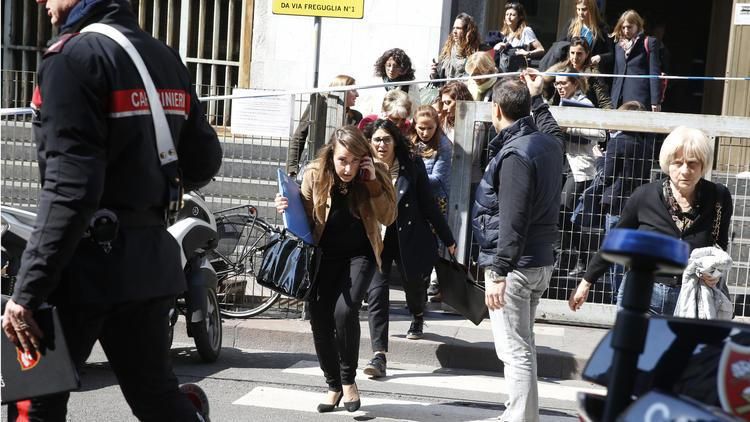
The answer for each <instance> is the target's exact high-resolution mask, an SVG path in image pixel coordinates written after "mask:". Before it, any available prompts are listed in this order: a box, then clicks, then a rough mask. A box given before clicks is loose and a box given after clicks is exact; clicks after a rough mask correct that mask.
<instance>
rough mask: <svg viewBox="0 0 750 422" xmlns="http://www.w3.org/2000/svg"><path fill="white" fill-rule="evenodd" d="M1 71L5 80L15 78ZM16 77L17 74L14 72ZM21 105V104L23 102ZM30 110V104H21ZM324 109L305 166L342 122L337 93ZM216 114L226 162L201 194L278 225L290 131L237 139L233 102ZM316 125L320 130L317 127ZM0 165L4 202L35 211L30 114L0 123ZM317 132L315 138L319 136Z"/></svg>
mask: <svg viewBox="0 0 750 422" xmlns="http://www.w3.org/2000/svg"><path fill="white" fill-rule="evenodd" d="M7 73H11V72H5V71H4V72H3V78H8V79H12V77H13V75H9V74H7ZM15 73H18V72H15ZM292 101H293V103H294V107H293V112H292V115H291V119H292V122H291V123H292V124H291V125H290V127H291V132H293V131H294V128H296V127H297V125H298V124H299V121H300V118H301V116H302V114H303V111H304V110H305V108H306V107H307V106H308V103H309V96H308V95H298V96H296V97H295V98H294V99H293V100H292ZM19 105H20V104H19ZM23 105H24V106H27V105H28V104H23ZM324 106H326V107H327V108H326V109H321V110H318V111H317V112H315V113H314V114H313V115H312V116H313V117H312V119H314V122H313V127H311V130H310V134H309V137H308V139H307V145H306V147H305V156H304V157H303V162H306V161H308V160H309V159H311V158H312V157H313V151H314V150H315V149H316V145H322V144H323V143H324V142H325V140H327V139H328V136H330V134H331V133H332V131H333V129H335V128H337V127H339V126H340V125H341V122H342V121H343V115H344V110H343V107H342V106H341V105H340V100H339V94H336V93H333V94H331V95H330V96H329V100H328V102H327V105H326V104H324ZM207 108H208V109H212V110H216V112H217V113H222V114H209V115H207V116H206V117H207V119H209V121H210V122H218V123H219V124H216V123H214V125H213V126H214V129H216V132H217V134H218V135H219V139H220V141H221V145H222V149H223V152H224V160H223V163H222V166H221V169H220V170H219V173H218V174H217V176H216V177H215V180H214V181H213V182H211V183H210V184H208V185H207V186H206V187H204V188H203V189H202V190H201V193H202V194H204V195H205V197H206V201H207V203H208V204H209V206H210V207H211V208H212V210H214V211H217V210H220V209H225V208H229V207H232V206H236V205H241V204H246V203H249V204H252V205H253V206H255V207H256V208H257V209H258V214H259V216H260V217H262V218H263V219H264V220H266V221H267V222H269V223H271V224H274V225H279V224H281V218H280V217H279V215H278V213H276V210H275V208H274V207H273V198H274V196H275V194H276V192H278V185H277V181H276V169H277V168H279V167H281V168H284V167H285V165H286V160H287V149H288V146H289V142H290V138H291V133H290V134H289V135H288V136H285V137H268V136H251V135H235V134H233V133H232V127H231V121H230V120H229V118H228V116H229V115H228V114H224V112H225V110H231V101H229V100H227V101H226V105H225V104H221V105H220V106H215V107H207ZM316 125H317V126H316ZM0 133H2V137H1V139H0V157H1V159H0V165H1V166H2V175H3V176H2V185H1V186H0V187H1V188H2V194H1V199H2V204H3V205H7V206H13V207H18V208H21V209H26V210H29V211H35V210H36V207H37V197H38V194H39V170H38V166H37V162H36V146H35V144H34V140H33V133H32V122H31V114H30V112H20V113H18V114H12V115H4V116H2V118H1V119H0ZM316 134H317V135H316ZM302 307H303V303H302V302H300V301H296V300H281V301H279V302H278V305H276V306H275V308H274V309H273V310H276V311H283V312H286V314H287V315H291V316H293V315H299V314H300V313H301V312H302Z"/></svg>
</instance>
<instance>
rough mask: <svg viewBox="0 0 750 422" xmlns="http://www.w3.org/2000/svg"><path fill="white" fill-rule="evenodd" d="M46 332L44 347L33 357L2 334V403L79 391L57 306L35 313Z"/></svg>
mask: <svg viewBox="0 0 750 422" xmlns="http://www.w3.org/2000/svg"><path fill="white" fill-rule="evenodd" d="M34 318H35V319H36V322H37V324H38V325H39V328H41V329H42V331H43V332H44V338H43V339H42V350H41V351H40V352H37V354H36V356H31V355H29V354H27V353H24V352H22V351H21V350H20V349H18V348H16V345H15V344H13V343H11V342H10V340H9V339H8V337H6V336H5V334H4V333H2V334H0V337H2V340H0V342H1V343H2V345H0V348H1V349H0V352H2V357H0V363H1V364H2V382H1V383H0V386H1V389H2V403H3V404H6V403H9V402H15V401H19V400H26V399H29V398H33V397H39V396H44V395H48V394H54V393H62V392H65V391H71V390H75V389H77V388H78V386H79V381H78V373H77V372H76V369H75V366H74V365H73V361H72V360H71V359H70V354H69V353H68V346H67V344H66V343H65V337H64V336H63V332H62V327H61V325H60V318H59V317H58V316H57V309H56V308H41V309H39V310H37V311H36V312H34Z"/></svg>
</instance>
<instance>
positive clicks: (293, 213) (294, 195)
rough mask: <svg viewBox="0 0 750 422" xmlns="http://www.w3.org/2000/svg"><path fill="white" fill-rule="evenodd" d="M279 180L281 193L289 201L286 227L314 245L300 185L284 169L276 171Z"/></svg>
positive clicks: (285, 218)
mask: <svg viewBox="0 0 750 422" xmlns="http://www.w3.org/2000/svg"><path fill="white" fill-rule="evenodd" d="M276 173H277V175H278V179H279V193H280V194H281V195H282V196H284V197H286V198H287V199H288V200H289V207H288V208H287V209H286V211H284V214H282V215H283V216H284V227H286V229H287V230H288V231H290V232H291V233H292V234H293V235H295V236H297V237H299V238H300V239H302V240H303V241H305V243H309V244H310V245H314V244H315V241H314V240H313V234H312V230H311V229H310V221H309V220H308V218H307V213H306V212H305V206H304V204H303V203H302V192H300V189H299V185H298V184H297V182H295V181H294V180H293V179H290V178H289V176H287V175H286V173H285V172H284V170H283V169H281V168H279V169H278V170H276Z"/></svg>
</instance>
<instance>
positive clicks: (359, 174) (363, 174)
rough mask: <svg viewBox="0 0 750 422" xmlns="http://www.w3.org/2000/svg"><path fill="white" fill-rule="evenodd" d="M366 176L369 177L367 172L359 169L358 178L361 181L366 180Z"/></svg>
mask: <svg viewBox="0 0 750 422" xmlns="http://www.w3.org/2000/svg"><path fill="white" fill-rule="evenodd" d="M365 176H367V170H365V169H359V173H358V174H357V177H358V178H359V179H360V180H365Z"/></svg>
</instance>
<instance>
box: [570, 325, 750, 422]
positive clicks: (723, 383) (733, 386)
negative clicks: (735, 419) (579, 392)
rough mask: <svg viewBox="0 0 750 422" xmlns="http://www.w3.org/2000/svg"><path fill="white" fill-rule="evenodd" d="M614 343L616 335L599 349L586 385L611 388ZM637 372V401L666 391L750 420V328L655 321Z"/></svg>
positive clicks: (587, 371) (588, 369) (608, 337)
mask: <svg viewBox="0 0 750 422" xmlns="http://www.w3.org/2000/svg"><path fill="white" fill-rule="evenodd" d="M611 339H612V332H611V331H610V332H609V333H608V334H607V335H606V336H605V337H604V338H603V339H602V341H601V342H600V343H599V345H598V346H597V347H596V350H594V353H593V354H592V355H591V358H590V359H589V361H588V363H587V364H586V368H585V369H584V371H583V378H584V379H585V380H588V381H591V382H594V383H597V384H600V385H604V386H606V385H607V384H608V382H609V371H610V365H611V363H612V357H613V350H612V348H611ZM637 371H638V374H637V376H636V382H635V387H634V391H633V394H634V395H636V396H640V395H642V394H644V393H645V392H647V391H650V390H653V389H660V390H662V391H668V392H672V393H675V394H683V395H685V396H688V397H691V398H694V399H696V400H698V401H700V402H703V403H706V404H709V405H714V406H717V407H722V408H723V409H724V410H725V411H727V412H730V413H734V414H735V415H742V416H744V417H747V416H750V325H748V324H742V323H737V322H731V321H715V320H711V321H708V320H695V319H685V318H672V317H662V316H654V317H651V318H650V319H649V324H648V334H647V337H646V344H645V347H644V351H643V353H642V354H641V355H640V357H639V358H638V369H637Z"/></svg>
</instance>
